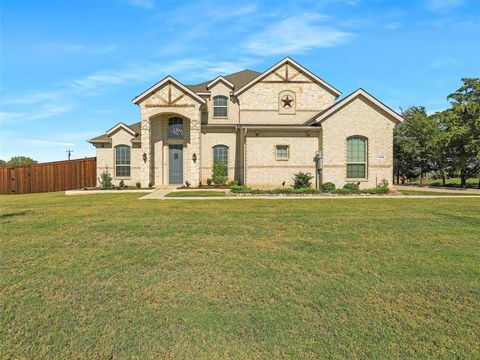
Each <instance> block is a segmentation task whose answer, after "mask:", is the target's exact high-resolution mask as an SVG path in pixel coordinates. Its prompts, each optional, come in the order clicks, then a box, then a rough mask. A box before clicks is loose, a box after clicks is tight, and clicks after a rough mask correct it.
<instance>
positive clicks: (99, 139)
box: [88, 122, 141, 144]
mask: <svg viewBox="0 0 480 360" xmlns="http://www.w3.org/2000/svg"><path fill="white" fill-rule="evenodd" d="M119 124H122V125H123V126H125V127H128V128H129V129H130V130H132V131H133V132H134V133H135V136H133V138H132V142H140V131H141V126H140V122H137V123H135V124H131V125H125V124H123V123H119ZM117 126H118V125H117ZM115 127H116V126H115ZM115 127H114V128H115ZM112 129H113V128H112ZM88 142H89V143H91V144H95V143H111V142H112V138H111V137H110V136H108V135H107V134H103V135H100V136H97V137H94V138H93V139H90V140H88Z"/></svg>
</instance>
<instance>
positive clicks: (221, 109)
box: [213, 96, 228, 117]
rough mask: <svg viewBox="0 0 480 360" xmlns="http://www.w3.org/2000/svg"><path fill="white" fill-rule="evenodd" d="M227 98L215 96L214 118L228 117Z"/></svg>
mask: <svg viewBox="0 0 480 360" xmlns="http://www.w3.org/2000/svg"><path fill="white" fill-rule="evenodd" d="M227 101H228V99H227V97H226V96H215V97H214V98H213V116H214V117H227V106H228V104H227Z"/></svg>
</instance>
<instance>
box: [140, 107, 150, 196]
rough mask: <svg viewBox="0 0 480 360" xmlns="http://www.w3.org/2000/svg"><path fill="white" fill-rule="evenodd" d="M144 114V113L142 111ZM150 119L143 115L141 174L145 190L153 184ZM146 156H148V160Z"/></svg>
mask: <svg viewBox="0 0 480 360" xmlns="http://www.w3.org/2000/svg"><path fill="white" fill-rule="evenodd" d="M142 113H143V111H142ZM150 127H151V124H150V118H149V117H148V116H146V115H144V114H142V122H141V137H142V166H141V173H140V182H141V184H142V187H143V188H147V187H148V185H149V184H150V183H152V178H151V173H152V141H151V131H150ZM144 154H146V156H147V157H146V159H145V156H144Z"/></svg>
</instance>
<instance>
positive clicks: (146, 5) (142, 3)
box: [128, 0, 155, 9]
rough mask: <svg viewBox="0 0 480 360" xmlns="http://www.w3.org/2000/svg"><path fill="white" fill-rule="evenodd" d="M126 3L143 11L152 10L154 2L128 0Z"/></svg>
mask: <svg viewBox="0 0 480 360" xmlns="http://www.w3.org/2000/svg"><path fill="white" fill-rule="evenodd" d="M128 3H129V4H130V5H133V6H138V7H141V8H144V9H153V8H154V7H155V1H153V0H128Z"/></svg>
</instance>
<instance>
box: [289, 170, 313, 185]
mask: <svg viewBox="0 0 480 360" xmlns="http://www.w3.org/2000/svg"><path fill="white" fill-rule="evenodd" d="M312 179H313V176H312V174H310V173H305V172H303V171H300V172H298V173H296V174H294V175H293V185H292V187H293V188H294V189H303V188H309V187H312V183H311V182H310V180H312Z"/></svg>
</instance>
